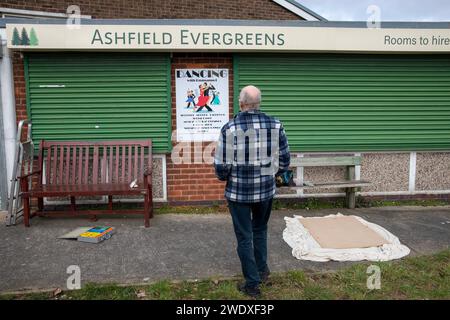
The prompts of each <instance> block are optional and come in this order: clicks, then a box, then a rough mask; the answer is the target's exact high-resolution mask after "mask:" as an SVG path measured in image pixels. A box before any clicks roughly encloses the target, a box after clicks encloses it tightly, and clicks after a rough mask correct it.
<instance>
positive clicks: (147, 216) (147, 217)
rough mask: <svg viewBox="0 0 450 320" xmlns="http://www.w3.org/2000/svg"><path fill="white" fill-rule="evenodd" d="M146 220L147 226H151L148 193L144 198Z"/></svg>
mask: <svg viewBox="0 0 450 320" xmlns="http://www.w3.org/2000/svg"><path fill="white" fill-rule="evenodd" d="M144 221H145V227H146V228H148V227H150V200H149V195H148V194H146V195H145V198H144Z"/></svg>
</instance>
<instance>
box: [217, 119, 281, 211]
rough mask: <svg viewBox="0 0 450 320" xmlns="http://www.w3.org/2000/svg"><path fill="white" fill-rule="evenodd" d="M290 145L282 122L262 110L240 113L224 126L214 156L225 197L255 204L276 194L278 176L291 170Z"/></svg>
mask: <svg viewBox="0 0 450 320" xmlns="http://www.w3.org/2000/svg"><path fill="white" fill-rule="evenodd" d="M289 164H290V153H289V145H288V141H287V138H286V133H285V132H284V128H283V125H282V124H281V122H280V121H279V120H277V119H275V118H273V117H270V116H267V115H266V114H264V113H263V112H261V111H259V110H250V111H245V112H240V113H238V114H237V115H235V116H234V118H233V119H232V120H230V121H229V122H228V123H227V124H226V125H224V126H223V128H222V130H221V133H220V136H219V141H218V143H217V148H216V153H215V156H214V168H215V171H216V176H217V178H218V179H219V180H222V181H227V184H226V187H225V198H227V199H228V200H230V201H235V202H244V203H254V202H260V201H263V200H268V199H270V198H272V197H273V196H274V194H275V174H280V173H283V172H285V171H287V169H288V168H289Z"/></svg>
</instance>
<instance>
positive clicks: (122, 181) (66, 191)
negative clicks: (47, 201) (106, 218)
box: [20, 140, 153, 227]
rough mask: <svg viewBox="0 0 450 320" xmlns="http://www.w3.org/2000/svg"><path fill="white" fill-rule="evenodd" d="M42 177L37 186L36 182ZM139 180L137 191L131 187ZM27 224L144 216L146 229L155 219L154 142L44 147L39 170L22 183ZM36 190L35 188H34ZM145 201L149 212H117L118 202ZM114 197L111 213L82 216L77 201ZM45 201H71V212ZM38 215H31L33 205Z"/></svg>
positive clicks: (47, 144)
mask: <svg viewBox="0 0 450 320" xmlns="http://www.w3.org/2000/svg"><path fill="white" fill-rule="evenodd" d="M33 176H37V183H35V184H30V178H32V177H33ZM135 180H137V182H136V187H132V186H131V185H130V184H131V183H132V182H133V181H135ZM20 184H21V195H22V198H23V204H24V205H23V209H24V224H25V226H27V227H29V226H30V218H31V217H33V216H36V215H38V216H42V215H45V216H50V215H52V216H53V215H65V216H67V215H69V216H76V215H89V216H90V217H91V218H92V219H96V218H97V215H98V214H135V213H136V214H143V215H144V220H145V227H149V225H150V222H149V219H150V218H151V217H153V202H152V141H151V140H134V141H129V140H127V141H95V142H81V141H44V140H42V141H41V143H40V146H39V154H38V168H37V170H36V171H34V172H31V173H30V174H27V175H23V176H21V177H20ZM30 185H31V187H30ZM127 195H128V196H129V195H135V196H137V195H140V196H144V208H143V209H139V208H138V209H122V210H113V202H112V200H113V196H127ZM89 196H91V197H92V196H108V208H107V209H106V210H77V208H76V203H75V199H76V197H89ZM44 197H49V198H50V197H69V198H70V203H71V204H70V208H69V209H68V210H66V211H49V210H47V211H46V210H44V201H43V200H44ZM31 198H37V200H38V201H37V206H38V208H37V211H35V212H33V213H30V200H31Z"/></svg>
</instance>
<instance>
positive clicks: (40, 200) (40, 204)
mask: <svg viewBox="0 0 450 320" xmlns="http://www.w3.org/2000/svg"><path fill="white" fill-rule="evenodd" d="M37 204H38V210H39V211H40V212H42V211H44V198H38V203H37Z"/></svg>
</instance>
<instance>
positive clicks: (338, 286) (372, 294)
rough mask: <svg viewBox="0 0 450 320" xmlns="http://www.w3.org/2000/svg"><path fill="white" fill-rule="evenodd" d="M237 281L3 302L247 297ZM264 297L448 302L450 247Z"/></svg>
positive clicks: (94, 290) (311, 276)
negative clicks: (375, 275) (373, 281)
mask: <svg viewBox="0 0 450 320" xmlns="http://www.w3.org/2000/svg"><path fill="white" fill-rule="evenodd" d="M371 264H373V265H377V266H379V267H380V269H381V289H379V290H369V289H368V288H367V285H366V283H367V277H368V274H367V267H368V266H369V265H371ZM236 285H237V280H221V281H219V280H214V279H210V280H202V281H182V282H170V281H160V282H157V283H154V284H150V285H145V286H119V285H117V284H105V285H98V284H92V283H90V284H86V285H85V286H83V288H82V289H81V290H73V291H65V292H62V293H60V294H59V295H56V296H54V295H53V294H52V293H30V294H7V295H0V299H3V300H5V299H6V300H10V299H19V300H25V299H42V300H47V299H58V300H71V299H79V300H98V299H106V300H128V299H133V300H135V299H161V300H163V299H196V300H197V299H198V300H201V299H247V297H246V296H244V295H242V294H241V293H239V292H238V291H237V289H236ZM262 292H263V296H262V298H263V299H275V300H277V299H307V300H321V299H351V300H354V299H355V300H360V299H389V300H392V299H450V249H448V250H444V251H442V252H439V253H436V254H434V255H429V256H420V257H413V258H406V259H402V260H398V261H391V262H364V263H358V264H354V265H352V266H351V267H348V268H345V269H342V270H339V271H337V272H331V273H308V272H304V271H290V272H284V273H275V274H273V275H272V277H271V284H270V285H267V286H263V287H262Z"/></svg>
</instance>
